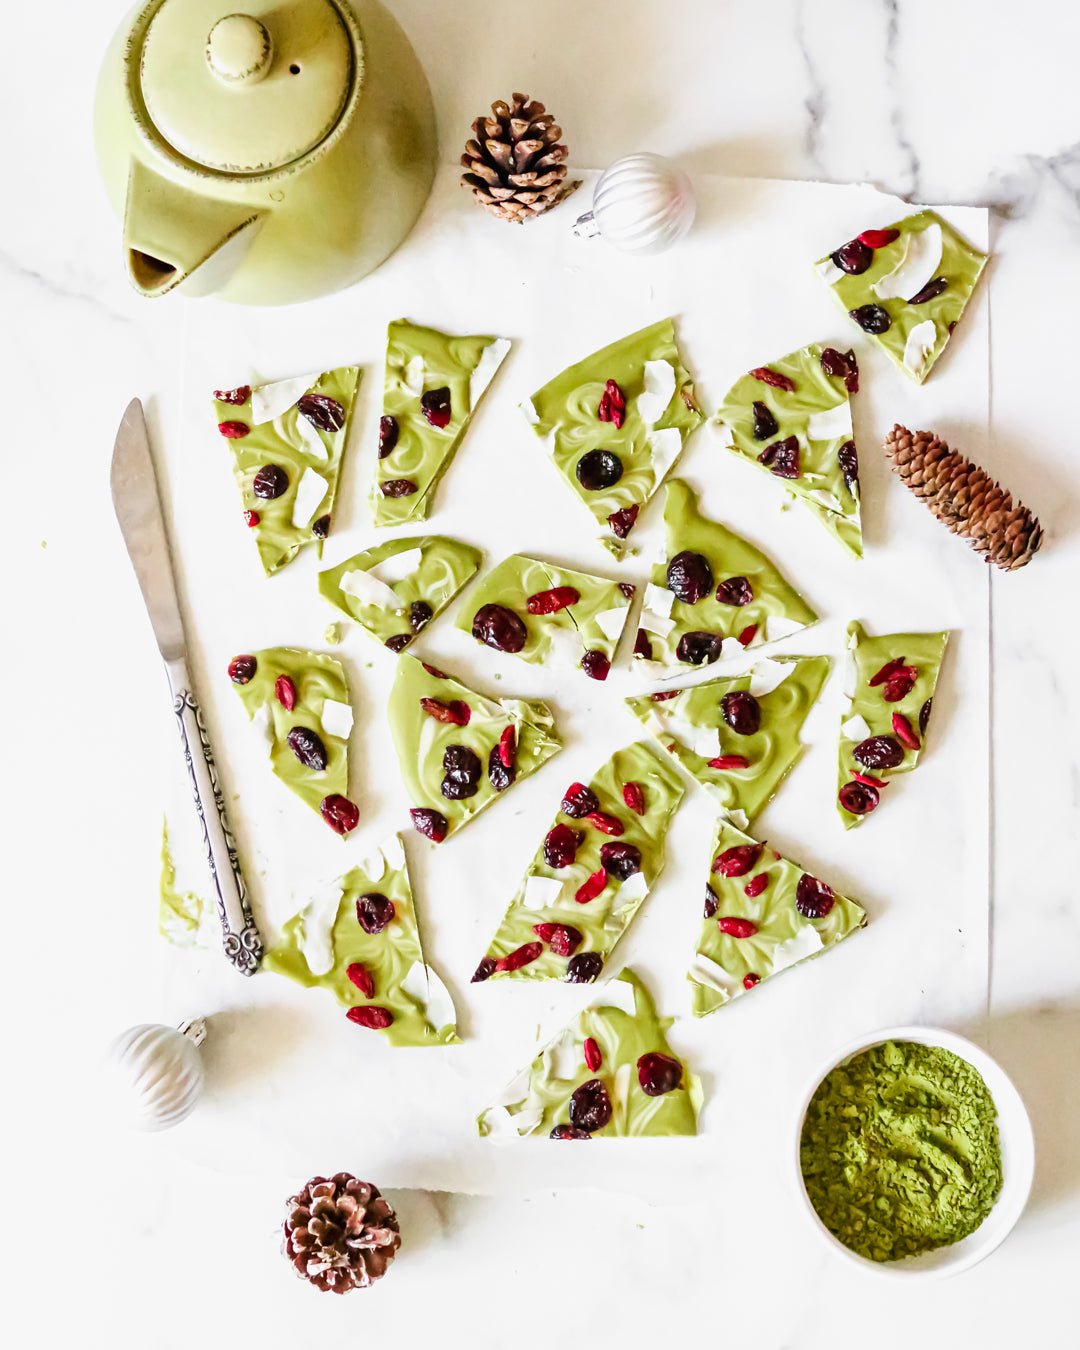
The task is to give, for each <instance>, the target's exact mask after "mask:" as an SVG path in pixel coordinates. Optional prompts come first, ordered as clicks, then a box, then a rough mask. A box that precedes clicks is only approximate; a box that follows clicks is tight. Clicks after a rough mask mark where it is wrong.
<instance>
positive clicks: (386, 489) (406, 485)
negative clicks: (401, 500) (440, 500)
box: [379, 478, 416, 497]
mask: <svg viewBox="0 0 1080 1350" xmlns="http://www.w3.org/2000/svg"><path fill="white" fill-rule="evenodd" d="M379 491H380V492H381V493H382V495H383V496H384V497H411V496H412V495H413V493H414V492H415V491H416V484H415V483H414V482H413V480H412V479H411V478H388V479H387V480H386V481H385V482H383V483H380V484H379Z"/></svg>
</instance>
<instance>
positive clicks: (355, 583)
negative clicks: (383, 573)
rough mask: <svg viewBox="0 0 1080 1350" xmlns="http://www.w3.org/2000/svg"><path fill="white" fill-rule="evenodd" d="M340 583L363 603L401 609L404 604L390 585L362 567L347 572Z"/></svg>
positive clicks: (346, 592)
mask: <svg viewBox="0 0 1080 1350" xmlns="http://www.w3.org/2000/svg"><path fill="white" fill-rule="evenodd" d="M338 585H339V586H340V587H341V589H342V590H343V591H344V592H345V594H346V595H351V596H352V598H353V599H354V600H359V601H360V603H361V604H362V605H376V606H378V608H379V609H392V610H399V609H401V608H402V607H403V606H402V604H401V601H400V600H399V599H398V597H397V594H396V593H395V592H394V591H392V590H391V589H390V587H389V586H387V585H386V584H385V582H382V581H380V580H379V579H378V577H373V576H372V575H371V573H370V572H367V571H365V570H364V569H363V568H362V567H358V568H356V570H355V571H352V572H346V573H345V575H344V576H343V577H342V578H341V580H340V582H339V583H338Z"/></svg>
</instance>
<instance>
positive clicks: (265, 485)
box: [251, 464, 289, 501]
mask: <svg viewBox="0 0 1080 1350" xmlns="http://www.w3.org/2000/svg"><path fill="white" fill-rule="evenodd" d="M288 486H289V475H288V474H287V473H286V472H285V470H284V469H283V468H282V467H281V465H280V464H264V465H263V466H262V468H261V469H260V470H259V471H258V473H257V474H256V475H255V477H254V478H253V479H252V480H251V490H252V492H254V494H255V496H256V497H262V498H264V499H265V500H267V501H273V500H274V498H275V497H280V496H281V494H282V493H283V492H284V491H285V490H286V489H287V488H288Z"/></svg>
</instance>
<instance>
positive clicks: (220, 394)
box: [214, 384, 251, 407]
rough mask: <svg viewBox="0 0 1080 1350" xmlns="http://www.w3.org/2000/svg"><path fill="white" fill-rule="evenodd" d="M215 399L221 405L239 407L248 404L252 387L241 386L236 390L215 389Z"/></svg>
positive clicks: (247, 385) (248, 385)
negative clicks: (229, 404) (226, 404)
mask: <svg viewBox="0 0 1080 1350" xmlns="http://www.w3.org/2000/svg"><path fill="white" fill-rule="evenodd" d="M214 397H215V398H216V399H217V401H218V402H219V403H231V404H233V405H234V406H236V407H239V405H240V404H241V403H246V402H247V401H248V399H249V398H250V397H251V385H250V384H241V385H238V386H237V387H236V388H235V389H215V390H214Z"/></svg>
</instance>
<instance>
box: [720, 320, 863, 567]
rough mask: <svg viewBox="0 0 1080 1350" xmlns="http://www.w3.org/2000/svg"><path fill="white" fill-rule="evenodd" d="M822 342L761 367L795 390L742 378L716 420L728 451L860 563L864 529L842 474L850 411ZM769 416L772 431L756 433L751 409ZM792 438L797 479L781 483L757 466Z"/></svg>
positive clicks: (855, 490) (852, 489) (854, 493)
mask: <svg viewBox="0 0 1080 1350" xmlns="http://www.w3.org/2000/svg"><path fill="white" fill-rule="evenodd" d="M822 350H823V349H822V347H821V346H820V344H818V343H816V342H813V343H811V344H810V345H809V346H807V347H800V348H799V350H798V351H796V352H791V353H789V355H787V356H784V357H782V358H781V359H780V360H779V361H772V362H770V363H769V365H768V366H765V367H758V369H759V370H761V371H766V370H767V371H771V372H773V375H774V376H779V377H781V378H783V379H786V380H787V381H788V382H789V383H790V384H792V385H794V388H793V389H783V388H777V387H775V386H774V385H772V384H769V383H767V382H766V381H765V380H763V379H760V378H759V377H758V376H756V375H754V374H746V375H743V376H741V377H740V378H739V379H738V380H736V381H735V383H734V384H733V385H732V386H731V388H730V389H729V390H728V393H727V397H726V398H725V399H724V402H723V403H722V404H721V407H720V411H719V412H718V413H717V421H718V422H719V423H720V424H721V425H722V427H723V428H724V432H725V434H726V435H727V437H728V449H730V450H732V451H733V452H734V453H735V454H737V455H740V456H741V457H742V458H743V459H747V460H749V461H750V462H751V463H752V464H755V465H757V467H758V468H760V469H761V470H762V472H763V473H768V474H771V475H772V476H773V477H775V478H776V480H777V482H778V483H780V484H781V485H782V486H783V487H785V488H787V489H788V491H789V492H791V493H792V494H793V495H794V496H796V497H798V498H799V500H800V501H802V502H804V503H805V504H806V506H807V507H808V508H809V509H810V511H811V512H812V513H813V515H815V516H816V517H817V519H818V520H820V521H821V523H822V525H824V526H825V528H826V529H827V530H828V531H829V533H830V534H831V535H833V536H834V537H835V538H836V539H838V540H839V541H840V543H841V544H843V546H844V548H846V549H847V551H848V552H849V553H850V554H852V556H853V557H856V558H861V557H862V524H861V522H860V516H859V487H858V481H857V478H856V481H855V482H853V484H852V485H851V486H849V485H848V483H847V482H846V481H845V478H844V472H843V469H842V468H841V462H840V449H841V447H842V446H844V445H846V444H850V445H851V446H852V447H853V448H854V444H855V442H854V440H853V439H852V430H851V408H850V404H849V400H848V391H847V389H846V387H845V383H844V379H843V377H841V376H837V375H827V374H826V373H825V371H824V370H823V369H822V365H821V354H822ZM755 403H762V404H764V405H765V407H766V408H767V409H768V410H769V412H770V413H771V414H772V417H773V420H774V421H775V423H776V426H777V430H776V431H775V432H773V433H771V434H770V435H768V436H765V437H762V438H761V439H759V438H758V437H756V436H755V435H754V429H755V423H754V404H755ZM791 436H794V437H795V438H796V439H797V441H798V444H799V464H798V469H799V476H798V477H796V478H790V477H781V476H779V475H778V474H775V473H774V472H773V470H772V469H770V468H769V466H768V465H767V464H765V463H763V462H762V459H761V456H762V455H768V454H769V453H770V452H771V449H772V447H773V446H775V445H777V444H778V443H779V442H782V441H785V440H787V439H788V438H789V437H791Z"/></svg>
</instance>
